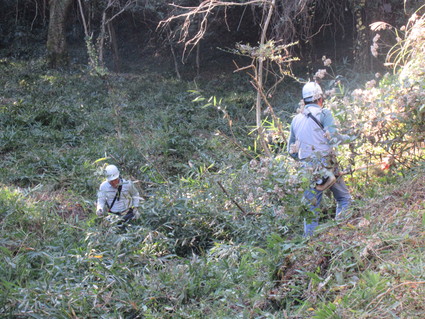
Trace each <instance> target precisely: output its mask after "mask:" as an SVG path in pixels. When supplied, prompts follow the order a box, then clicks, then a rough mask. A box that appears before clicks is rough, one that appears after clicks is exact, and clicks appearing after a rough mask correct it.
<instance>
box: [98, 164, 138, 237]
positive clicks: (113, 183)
mask: <svg viewBox="0 0 425 319" xmlns="http://www.w3.org/2000/svg"><path fill="white" fill-rule="evenodd" d="M104 174H105V177H106V181H104V182H103V183H102V184H101V185H100V187H99V191H98V193H97V207H96V214H97V216H99V217H101V216H103V215H104V214H105V215H106V214H108V213H109V214H113V215H117V216H121V217H122V220H121V221H120V223H119V224H120V228H121V229H124V228H125V224H126V223H128V222H129V221H130V220H132V219H133V218H136V219H137V218H139V217H140V213H139V211H138V207H139V201H140V197H139V192H138V191H137V189H136V187H135V186H134V183H133V182H131V181H129V180H125V179H123V178H121V177H120V172H119V170H118V168H117V167H116V166H115V165H108V166H106V168H105V170H104Z"/></svg>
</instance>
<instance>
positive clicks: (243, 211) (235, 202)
mask: <svg viewBox="0 0 425 319" xmlns="http://www.w3.org/2000/svg"><path fill="white" fill-rule="evenodd" d="M217 184H218V186H220V188H221V189H222V190H223V193H224V194H226V195H227V197H229V199H230V200H231V201H232V203H233V204H235V205H236V207H237V208H239V209H240V211H241V212H242V213H243V214H244V215H248V214H249V213H247V212H246V211H245V210H244V209H243V208H242V207H241V206H240V205H239V204H238V202H237V201H235V200H234V199H233V198H232V197H231V196H230V195H229V193H228V192H227V190H226V189H225V188H224V186H223V185H222V184H221V182H219V181H218V182H217Z"/></svg>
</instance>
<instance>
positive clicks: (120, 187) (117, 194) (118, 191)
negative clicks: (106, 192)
mask: <svg viewBox="0 0 425 319" xmlns="http://www.w3.org/2000/svg"><path fill="white" fill-rule="evenodd" d="M121 190H122V185H120V186H118V190H117V192H116V193H115V197H114V199H113V200H112V203H111V206H109V205H108V202H106V206H107V207H108V212H110V211H111V209H112V206H114V204H115V201H116V200H118V201H119V200H120V197H121Z"/></svg>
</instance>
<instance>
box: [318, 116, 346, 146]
mask: <svg viewBox="0 0 425 319" xmlns="http://www.w3.org/2000/svg"><path fill="white" fill-rule="evenodd" d="M321 120H322V125H323V126H324V128H325V131H327V132H329V135H330V136H329V137H328V138H329V139H330V140H331V139H332V140H333V141H334V142H339V143H341V142H345V141H347V140H349V139H350V137H349V136H348V135H344V134H340V133H339V132H338V129H337V127H336V124H335V119H334V117H333V115H332V113H331V111H330V110H328V109H324V110H323V112H322V119H321Z"/></svg>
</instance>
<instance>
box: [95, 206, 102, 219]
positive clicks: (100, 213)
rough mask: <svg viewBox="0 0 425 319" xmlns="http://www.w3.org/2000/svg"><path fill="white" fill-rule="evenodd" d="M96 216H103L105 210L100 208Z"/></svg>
mask: <svg viewBox="0 0 425 319" xmlns="http://www.w3.org/2000/svg"><path fill="white" fill-rule="evenodd" d="M96 215H97V216H99V217H100V216H102V215H103V210H102V208H99V209H98V210H97V211H96Z"/></svg>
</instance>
